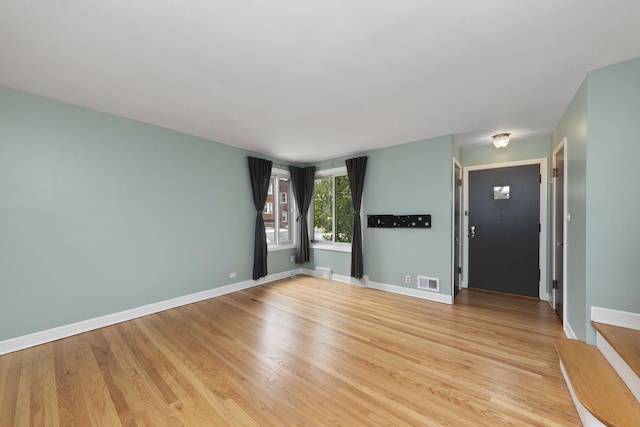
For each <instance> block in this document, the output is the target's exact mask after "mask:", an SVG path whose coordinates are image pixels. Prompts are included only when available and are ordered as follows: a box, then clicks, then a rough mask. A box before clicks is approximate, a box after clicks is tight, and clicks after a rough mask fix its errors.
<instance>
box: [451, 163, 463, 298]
mask: <svg viewBox="0 0 640 427" xmlns="http://www.w3.org/2000/svg"><path fill="white" fill-rule="evenodd" d="M456 166H457V167H458V168H460V174H462V171H463V170H464V169H463V167H462V164H461V163H460V162H459V161H458V159H456V158H455V157H454V158H453V163H452V166H451V169H452V170H451V194H452V195H453V197H452V198H451V264H454V260H455V259H456V257H455V250H456V244H455V238H456V224H455V222H456V191H457V186H456V179H462V177H461V176H460V177H457V176H456ZM463 213H464V203H463V200H462V198H460V226H459V228H460V252H459V253H458V257H459V260H460V261H461V262H462V252H463V250H462V242H463V238H462V235H463V234H464V230H465V229H464V228H463V226H464V220H463V218H462V217H463V216H464V215H463ZM456 274H458V273H457V272H456V266H455V265H454V266H453V268H452V269H451V300H452V301H453V299H454V298H455V291H454V290H453V286H454V283H455V276H456ZM460 287H462V275H461V276H460Z"/></svg>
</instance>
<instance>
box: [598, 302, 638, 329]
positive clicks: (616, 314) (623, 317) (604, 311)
mask: <svg viewBox="0 0 640 427" xmlns="http://www.w3.org/2000/svg"><path fill="white" fill-rule="evenodd" d="M591 320H593V321H594V322H598V323H605V324H607V325H613V326H621V327H623V328H631V329H640V313H631V312H628V311H620V310H612V309H610V308H602V307H595V306H591Z"/></svg>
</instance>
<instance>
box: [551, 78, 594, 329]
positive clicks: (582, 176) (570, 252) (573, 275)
mask: <svg viewBox="0 0 640 427" xmlns="http://www.w3.org/2000/svg"><path fill="white" fill-rule="evenodd" d="M565 137H566V138H567V145H566V146H565V165H566V168H567V173H568V176H567V181H566V183H565V185H566V186H567V212H566V213H567V214H569V215H571V221H569V222H567V223H566V227H567V230H566V232H567V239H566V241H565V242H564V244H565V246H566V249H567V259H566V260H565V263H566V267H567V271H566V275H567V283H565V287H566V289H567V301H565V303H566V305H567V319H566V320H567V322H568V323H569V325H570V327H571V329H572V330H573V332H575V334H576V336H577V337H578V338H579V339H581V340H586V323H585V319H586V318H587V317H588V316H589V315H590V313H589V310H587V307H586V275H585V273H586V250H585V247H586V232H587V210H586V196H587V193H586V187H587V167H586V166H587V163H586V159H587V81H586V80H585V81H584V82H583V83H582V85H581V86H580V88H579V89H578V92H577V93H576V94H575V96H574V97H573V100H572V101H571V103H570V104H569V107H568V108H567V110H566V111H565V113H564V115H563V116H562V119H561V120H560V122H559V123H558V126H557V127H556V129H555V131H554V132H553V136H552V139H553V148H554V149H555V148H556V147H557V146H558V145H559V144H560V143H561V142H562V139H563V138H565Z"/></svg>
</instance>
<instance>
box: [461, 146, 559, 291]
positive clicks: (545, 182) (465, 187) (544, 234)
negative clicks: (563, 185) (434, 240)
mask: <svg viewBox="0 0 640 427" xmlns="http://www.w3.org/2000/svg"><path fill="white" fill-rule="evenodd" d="M565 153H566V152H565ZM565 155H566V154H565ZM547 162H548V160H547V159H546V158H541V159H530V160H520V161H515V162H504V163H491V164H485V165H477V166H466V167H464V168H463V169H462V174H463V178H462V194H463V196H462V198H463V202H462V206H463V212H464V215H462V217H463V218H462V222H463V230H469V171H476V170H485V169H498V168H505V167H511V166H525V165H540V175H541V176H542V179H541V181H542V182H541V183H540V241H539V245H540V249H539V250H540V253H539V259H540V283H539V290H538V297H539V298H540V299H541V300H542V301H549V292H548V287H547V285H548V277H547V276H548V264H549V260H548V258H547V252H548V251H547V242H548V238H549V236H548V233H549V228H548V211H547V192H548V186H549V184H550V182H549V175H548V171H547ZM463 242H464V245H463V251H462V253H463V258H462V280H461V282H460V285H461V286H462V287H463V288H468V287H469V276H468V274H469V233H465V236H464V239H463Z"/></svg>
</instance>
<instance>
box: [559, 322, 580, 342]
mask: <svg viewBox="0 0 640 427" xmlns="http://www.w3.org/2000/svg"><path fill="white" fill-rule="evenodd" d="M562 330H563V331H564V336H565V337H567V338H569V339H571V340H577V339H578V336H577V335H576V333H575V332H573V329H571V325H570V324H569V322H568V321H566V320H565V322H564V325H563V326H562Z"/></svg>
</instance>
